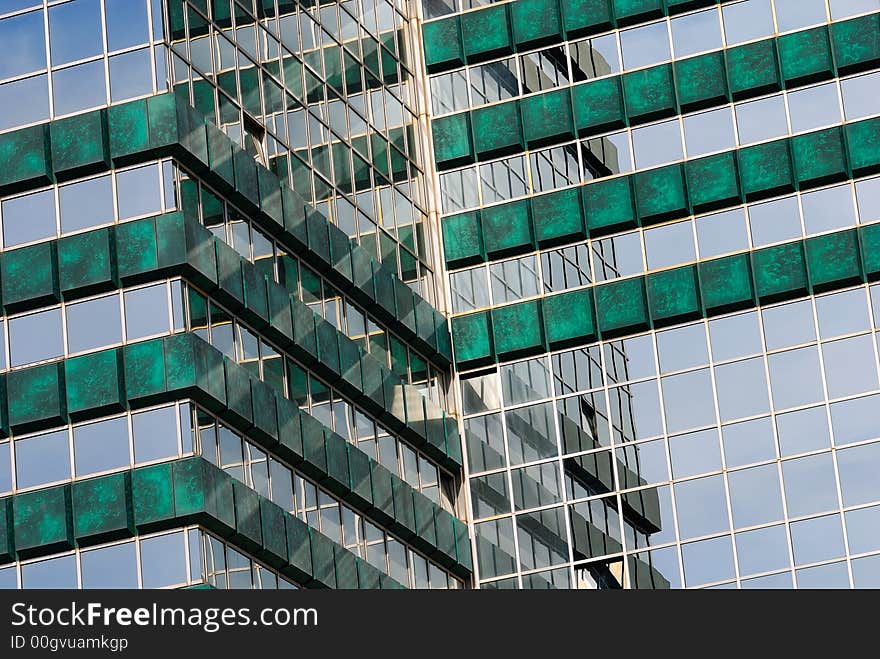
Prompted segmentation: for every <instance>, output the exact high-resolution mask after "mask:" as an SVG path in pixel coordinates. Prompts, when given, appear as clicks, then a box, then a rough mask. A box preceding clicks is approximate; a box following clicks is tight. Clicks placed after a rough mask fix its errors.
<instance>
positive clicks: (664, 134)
mask: <svg viewBox="0 0 880 659" xmlns="http://www.w3.org/2000/svg"><path fill="white" fill-rule="evenodd" d="M632 140H633V153H634V154H635V159H636V169H645V168H648V167H656V166H657V165H664V164H666V163H668V162H674V161H676V160H681V159H682V158H683V157H684V151H683V150H682V146H681V126H680V125H679V123H678V119H672V120H670V121H664V122H661V123H659V124H651V125H650V126H644V127H642V128H636V129H635V130H633V132H632Z"/></svg>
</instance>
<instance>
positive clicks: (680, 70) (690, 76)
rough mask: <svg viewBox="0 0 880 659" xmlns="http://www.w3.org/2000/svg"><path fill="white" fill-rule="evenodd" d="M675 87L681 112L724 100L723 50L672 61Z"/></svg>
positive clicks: (725, 77)
mask: <svg viewBox="0 0 880 659" xmlns="http://www.w3.org/2000/svg"><path fill="white" fill-rule="evenodd" d="M675 90H676V93H677V95H678V103H679V105H680V106H681V109H682V112H690V111H691V110H697V109H700V108H704V107H711V106H713V105H719V104H721V103H724V102H725V101H726V100H727V98H728V91H727V74H726V72H725V68H724V51H717V52H714V53H706V54H705V55H699V56H697V57H691V58H689V59H684V60H678V61H677V62H675Z"/></svg>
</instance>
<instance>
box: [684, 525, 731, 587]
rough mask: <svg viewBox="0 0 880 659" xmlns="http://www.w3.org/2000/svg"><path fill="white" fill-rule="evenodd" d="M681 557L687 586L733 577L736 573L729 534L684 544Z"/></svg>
mask: <svg viewBox="0 0 880 659" xmlns="http://www.w3.org/2000/svg"><path fill="white" fill-rule="evenodd" d="M681 558H682V562H683V564H684V580H685V585H686V586H699V585H700V584H704V583H711V582H714V581H723V580H725V579H732V578H733V577H734V575H735V574H736V572H735V570H734V566H733V546H732V543H731V540H730V536H729V535H725V536H721V537H720V538H712V539H710V540H702V541H700V542H690V543H688V544H686V545H682V547H681Z"/></svg>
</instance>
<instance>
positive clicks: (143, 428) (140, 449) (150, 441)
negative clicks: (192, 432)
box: [131, 405, 177, 462]
mask: <svg viewBox="0 0 880 659" xmlns="http://www.w3.org/2000/svg"><path fill="white" fill-rule="evenodd" d="M131 425H132V432H133V434H134V459H135V462H150V461H152V460H160V459H162V458H173V457H176V456H177V413H176V411H175V407H174V406H173V405H170V406H166V407H160V408H158V409H155V410H149V411H147V412H138V413H137V414H132V416H131Z"/></svg>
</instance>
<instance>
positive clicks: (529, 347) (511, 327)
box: [492, 300, 544, 357]
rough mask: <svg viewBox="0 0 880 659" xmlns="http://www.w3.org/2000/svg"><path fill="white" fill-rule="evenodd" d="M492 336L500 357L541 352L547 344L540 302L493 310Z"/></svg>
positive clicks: (512, 305) (532, 301)
mask: <svg viewBox="0 0 880 659" xmlns="http://www.w3.org/2000/svg"><path fill="white" fill-rule="evenodd" d="M492 335H493V342H494V345H495V351H496V353H497V354H498V355H499V356H500V357H514V356H516V355H522V354H529V353H533V352H538V351H540V350H541V349H542V347H543V345H544V332H543V323H542V321H541V302H540V301H539V300H531V301H529V302H520V303H519V304H510V305H507V306H504V307H496V308H494V309H492Z"/></svg>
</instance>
